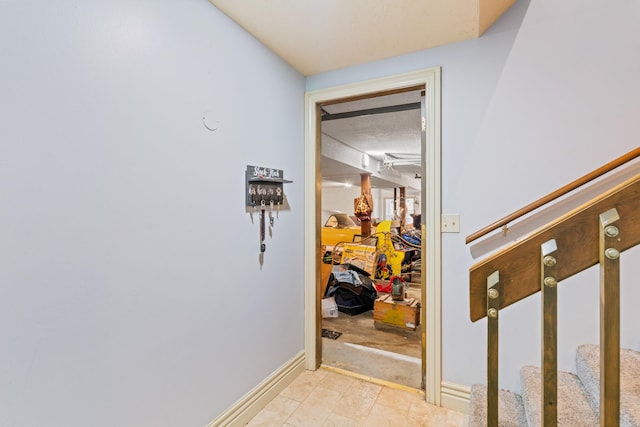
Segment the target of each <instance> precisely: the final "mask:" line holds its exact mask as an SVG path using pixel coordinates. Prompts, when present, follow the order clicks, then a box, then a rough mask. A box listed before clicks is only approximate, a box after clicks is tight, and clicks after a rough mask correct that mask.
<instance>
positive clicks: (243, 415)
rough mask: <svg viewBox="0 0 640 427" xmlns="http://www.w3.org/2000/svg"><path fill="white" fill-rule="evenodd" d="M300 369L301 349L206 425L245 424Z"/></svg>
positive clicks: (302, 361)
mask: <svg viewBox="0 0 640 427" xmlns="http://www.w3.org/2000/svg"><path fill="white" fill-rule="evenodd" d="M302 371H304V352H302V351H301V352H300V353H298V354H297V355H296V356H294V357H293V358H292V359H291V360H289V361H288V362H287V363H285V364H284V365H282V367H280V368H279V369H278V370H277V371H275V372H274V373H273V374H271V375H270V376H269V377H267V378H266V379H265V380H264V381H262V382H261V383H260V384H258V385H257V386H256V387H255V388H254V389H253V390H251V391H250V392H249V393H247V394H245V395H244V396H243V397H242V398H241V399H240V400H239V401H237V402H236V403H235V404H234V405H233V406H231V407H230V408H229V409H227V410H226V411H224V412H223V413H222V414H220V415H219V416H218V417H216V419H215V420H213V421H211V422H210V423H209V424H207V427H218V426H230V427H240V426H244V425H246V424H247V423H248V422H249V421H250V420H251V419H252V418H253V417H255V416H256V415H257V414H258V412H260V411H261V410H262V408H264V407H265V406H266V405H267V403H269V402H271V400H273V398H274V397H276V396H277V395H278V394H279V393H280V392H281V391H282V390H284V389H285V388H286V387H287V386H288V385H289V384H291V382H292V381H293V380H294V379H296V377H297V376H298V375H300V373H301V372H302Z"/></svg>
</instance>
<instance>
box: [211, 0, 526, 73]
mask: <svg viewBox="0 0 640 427" xmlns="http://www.w3.org/2000/svg"><path fill="white" fill-rule="evenodd" d="M210 2H211V3H213V4H214V5H215V6H216V7H217V8H218V9H220V10H221V11H222V12H224V13H225V14H226V15H228V16H229V17H230V18H231V19H233V20H234V21H235V22H236V23H238V24H239V25H240V26H241V27H243V28H244V29H245V30H247V31H248V32H249V33H251V34H253V36H254V37H256V38H257V39H258V40H260V41H261V42H262V43H263V44H265V45H266V46H268V47H269V48H271V49H272V50H273V51H274V52H275V53H277V54H278V55H279V56H281V57H282V58H284V60H286V61H287V62H288V63H289V64H291V65H292V66H293V67H294V68H296V69H297V70H298V71H300V72H301V73H302V74H304V75H306V76H308V75H313V74H318V73H322V72H325V71H330V70H335V69H338V68H343V67H348V66H352V65H357V64H363V63H367V62H371V61H375V60H379V59H384V58H390V57H393V56H398V55H402V54H405V53H410V52H415V51H419V50H423V49H428V48H432V47H435V46H441V45H445V44H448V43H454V42H458V41H462V40H468V39H472V38H476V37H479V36H480V35H481V34H482V33H484V31H486V29H487V28H489V27H490V26H491V25H492V24H493V23H494V22H495V21H496V20H497V19H498V18H499V17H500V16H501V15H502V14H503V13H504V12H505V11H506V10H507V9H508V8H509V7H510V6H511V5H512V4H513V3H515V0H323V1H311V0H268V1H266V0H210Z"/></svg>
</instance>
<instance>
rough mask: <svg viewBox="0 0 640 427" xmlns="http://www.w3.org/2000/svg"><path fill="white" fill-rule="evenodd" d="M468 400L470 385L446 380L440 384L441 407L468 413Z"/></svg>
mask: <svg viewBox="0 0 640 427" xmlns="http://www.w3.org/2000/svg"><path fill="white" fill-rule="evenodd" d="M470 400H471V388H470V387H468V386H464V385H459V384H454V383H449V382H446V381H442V383H441V384H440V403H441V405H442V406H443V407H445V408H447V409H452V410H454V411H458V412H462V413H465V414H468V413H469V402H470Z"/></svg>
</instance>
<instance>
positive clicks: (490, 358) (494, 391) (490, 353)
mask: <svg viewBox="0 0 640 427" xmlns="http://www.w3.org/2000/svg"><path fill="white" fill-rule="evenodd" d="M501 294H502V285H501V284H500V273H499V272H498V271H494V272H493V273H491V274H490V275H489V277H487V427H498V311H499V310H500V300H501Z"/></svg>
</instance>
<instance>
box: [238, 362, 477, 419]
mask: <svg viewBox="0 0 640 427" xmlns="http://www.w3.org/2000/svg"><path fill="white" fill-rule="evenodd" d="M468 420H469V418H468V416H467V415H466V414H462V413H460V412H456V411H451V410H449V409H445V408H439V407H437V406H433V405H429V404H427V403H426V402H425V401H424V396H423V394H422V393H420V392H418V391H417V390H416V391H409V389H407V390H405V389H400V388H395V387H388V386H384V385H378V384H374V383H371V382H368V381H364V380H361V379H358V378H354V377H351V376H347V375H343V374H340V373H336V372H333V371H331V370H329V369H326V368H321V369H318V370H317V371H315V372H312V371H303V372H302V373H301V374H300V375H299V376H298V378H296V379H295V380H294V381H293V382H292V383H291V384H290V385H289V386H288V387H287V388H286V389H284V390H283V391H282V392H281V393H280V394H279V395H278V396H276V397H275V398H274V399H273V400H272V401H271V402H270V403H269V404H268V405H267V406H266V407H265V408H264V409H263V410H262V411H261V412H260V413H258V415H256V416H255V417H254V418H253V419H252V420H251V421H250V422H249V423H248V424H247V425H248V426H267V427H276V426H288V427H289V426H304V427H313V426H345V427H347V426H367V427H377V426H380V427H394V426H398V427H411V426H444V427H458V426H466V425H467V424H468Z"/></svg>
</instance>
